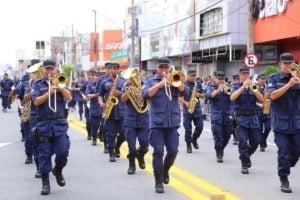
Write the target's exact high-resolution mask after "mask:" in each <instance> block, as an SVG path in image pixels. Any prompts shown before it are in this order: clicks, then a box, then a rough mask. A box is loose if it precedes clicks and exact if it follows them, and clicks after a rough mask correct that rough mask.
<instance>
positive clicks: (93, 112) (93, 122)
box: [86, 69, 102, 146]
mask: <svg viewBox="0 0 300 200" xmlns="http://www.w3.org/2000/svg"><path fill="white" fill-rule="evenodd" d="M89 76H90V81H89V83H88V85H87V87H86V96H87V98H88V99H89V100H90V116H89V121H90V126H91V134H92V145H94V146H95V145H97V133H98V129H99V126H100V118H101V113H102V109H101V108H100V105H99V103H98V91H97V88H96V81H97V76H96V70H93V69H92V70H90V71H89Z"/></svg>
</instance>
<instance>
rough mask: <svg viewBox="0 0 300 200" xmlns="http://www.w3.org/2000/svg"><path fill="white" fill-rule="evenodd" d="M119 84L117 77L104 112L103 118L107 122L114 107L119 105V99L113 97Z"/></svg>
mask: <svg viewBox="0 0 300 200" xmlns="http://www.w3.org/2000/svg"><path fill="white" fill-rule="evenodd" d="M117 82H118V77H116V79H115V80H114V81H113V83H112V85H111V88H110V91H109V94H108V97H107V100H106V102H105V108H104V110H103V112H102V118H103V119H105V120H107V119H108V118H109V115H110V113H111V111H112V109H113V107H114V106H115V105H117V104H118V103H119V100H118V98H117V97H115V96H114V95H113V93H114V91H115V89H116V87H117Z"/></svg>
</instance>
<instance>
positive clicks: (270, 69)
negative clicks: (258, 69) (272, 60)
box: [264, 65, 280, 76]
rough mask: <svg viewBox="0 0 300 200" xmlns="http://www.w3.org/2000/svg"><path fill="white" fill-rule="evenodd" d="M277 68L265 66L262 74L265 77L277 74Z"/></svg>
mask: <svg viewBox="0 0 300 200" xmlns="http://www.w3.org/2000/svg"><path fill="white" fill-rule="evenodd" d="M279 70H280V69H279V67H278V66H274V65H269V66H266V67H265V69H264V74H265V75H266V76H269V75H271V74H274V73H277V72H279Z"/></svg>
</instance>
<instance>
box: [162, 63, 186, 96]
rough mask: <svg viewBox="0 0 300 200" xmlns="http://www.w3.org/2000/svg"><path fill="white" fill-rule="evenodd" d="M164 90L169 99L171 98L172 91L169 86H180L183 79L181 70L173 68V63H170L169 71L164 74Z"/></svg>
mask: <svg viewBox="0 0 300 200" xmlns="http://www.w3.org/2000/svg"><path fill="white" fill-rule="evenodd" d="M164 79H165V92H166V95H167V97H168V98H169V100H170V101H171V100H172V92H171V86H173V87H180V86H182V85H183V83H184V81H185V76H184V74H183V73H182V72H180V71H177V70H175V67H174V65H172V68H171V71H170V72H169V73H167V74H165V77H164ZM167 82H169V83H170V85H167Z"/></svg>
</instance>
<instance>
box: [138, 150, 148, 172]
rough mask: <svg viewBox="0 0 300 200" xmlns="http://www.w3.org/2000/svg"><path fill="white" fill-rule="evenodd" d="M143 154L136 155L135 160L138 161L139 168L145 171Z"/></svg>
mask: <svg viewBox="0 0 300 200" xmlns="http://www.w3.org/2000/svg"><path fill="white" fill-rule="evenodd" d="M144 156H145V154H143V153H138V155H137V157H136V159H137V161H138V164H139V167H140V168H141V169H145V168H146V163H145V159H144Z"/></svg>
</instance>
